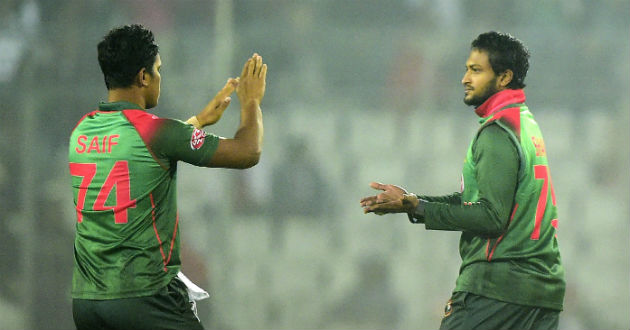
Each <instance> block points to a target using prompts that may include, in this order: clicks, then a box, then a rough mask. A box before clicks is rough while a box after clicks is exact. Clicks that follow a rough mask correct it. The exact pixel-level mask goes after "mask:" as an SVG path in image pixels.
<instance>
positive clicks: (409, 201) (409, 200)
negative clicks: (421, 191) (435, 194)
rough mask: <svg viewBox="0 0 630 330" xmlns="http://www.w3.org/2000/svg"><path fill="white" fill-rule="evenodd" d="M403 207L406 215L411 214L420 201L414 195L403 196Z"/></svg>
mask: <svg viewBox="0 0 630 330" xmlns="http://www.w3.org/2000/svg"><path fill="white" fill-rule="evenodd" d="M402 202H403V206H404V207H405V210H406V211H407V213H413V212H414V210H415V209H416V207H418V204H419V203H420V199H419V198H418V196H417V195H416V194H414V193H407V194H403V200H402Z"/></svg>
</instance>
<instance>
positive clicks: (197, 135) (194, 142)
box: [190, 128, 206, 150]
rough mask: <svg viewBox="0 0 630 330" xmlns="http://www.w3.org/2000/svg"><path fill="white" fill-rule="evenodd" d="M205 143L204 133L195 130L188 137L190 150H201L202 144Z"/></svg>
mask: <svg viewBox="0 0 630 330" xmlns="http://www.w3.org/2000/svg"><path fill="white" fill-rule="evenodd" d="M205 141H206V132H204V131H203V130H200V129H198V128H195V129H194V130H193V132H192V136H191V137H190V148H191V149H192V150H197V149H199V148H201V146H202V145H203V143H204V142H205Z"/></svg>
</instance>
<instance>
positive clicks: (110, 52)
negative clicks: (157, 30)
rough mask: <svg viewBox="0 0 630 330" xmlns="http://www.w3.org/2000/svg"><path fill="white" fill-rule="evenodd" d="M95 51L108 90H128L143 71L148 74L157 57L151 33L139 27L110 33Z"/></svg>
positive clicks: (136, 25)
mask: <svg viewBox="0 0 630 330" xmlns="http://www.w3.org/2000/svg"><path fill="white" fill-rule="evenodd" d="M97 49H98V64H99V65H100V66H101V71H103V76H104V78H105V86H107V89H108V90H109V89H114V88H125V87H129V86H131V84H132V83H133V79H134V77H135V76H136V74H138V72H139V71H140V70H141V69H142V68H145V69H146V70H147V72H149V74H151V73H152V72H153V71H152V69H153V64H154V63H155V59H156V56H157V54H158V45H157V44H156V43H155V40H154V38H153V32H151V31H150V30H148V29H146V28H144V27H143V26H142V25H139V24H133V25H125V26H122V27H118V28H114V29H112V30H111V31H109V33H108V34H107V35H106V36H105V37H104V38H103V40H102V41H101V42H99V44H98V46H97Z"/></svg>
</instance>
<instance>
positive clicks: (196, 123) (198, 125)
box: [186, 116, 204, 129]
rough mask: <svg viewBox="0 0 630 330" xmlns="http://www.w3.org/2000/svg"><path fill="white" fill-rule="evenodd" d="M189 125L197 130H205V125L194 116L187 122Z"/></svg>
mask: <svg viewBox="0 0 630 330" xmlns="http://www.w3.org/2000/svg"><path fill="white" fill-rule="evenodd" d="M186 122H187V123H189V124H191V125H193V126H195V128H198V129H202V128H203V126H204V125H203V124H202V123H201V122H200V121H199V118H197V116H192V117H190V118H188V120H186Z"/></svg>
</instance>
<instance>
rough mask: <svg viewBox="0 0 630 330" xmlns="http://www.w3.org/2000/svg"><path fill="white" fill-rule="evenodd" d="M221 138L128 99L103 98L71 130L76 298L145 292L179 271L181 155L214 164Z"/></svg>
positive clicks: (153, 290)
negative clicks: (96, 107) (105, 100)
mask: <svg viewBox="0 0 630 330" xmlns="http://www.w3.org/2000/svg"><path fill="white" fill-rule="evenodd" d="M218 143H219V138H218V137H217V136H215V135H212V134H206V133H205V132H204V131H202V130H198V129H196V128H194V127H193V126H192V125H189V124H186V123H184V122H181V121H178V120H172V119H164V118H158V117H157V116H154V115H152V114H149V113H147V112H146V111H144V110H142V109H141V108H140V107H139V106H138V105H135V104H132V103H128V102H113V103H101V104H100V105H99V110H95V111H93V112H90V113H88V114H87V115H85V116H84V117H83V118H81V120H80V121H79V123H78V124H77V126H76V127H75V129H74V130H73V131H72V134H71V137H70V145H69V150H68V151H69V157H68V158H69V166H70V174H71V177H72V189H73V193H74V202H75V205H76V214H77V223H76V237H75V243H74V261H75V262H74V264H75V266H74V273H73V281H72V297H73V298H79V299H116V298H128V297H139V296H147V295H152V294H154V293H156V292H157V291H158V290H159V289H161V288H163V287H164V286H166V285H167V283H168V282H169V281H170V280H171V279H172V278H173V277H174V276H175V275H176V274H177V272H178V271H179V268H180V258H179V235H178V232H179V229H178V226H179V218H178V214H177V194H176V186H177V184H176V178H177V176H176V174H177V161H180V160H181V161H184V162H187V163H190V164H193V165H199V166H208V165H209V163H210V159H211V157H212V155H213V153H214V152H215V150H216V148H217V146H218Z"/></svg>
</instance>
